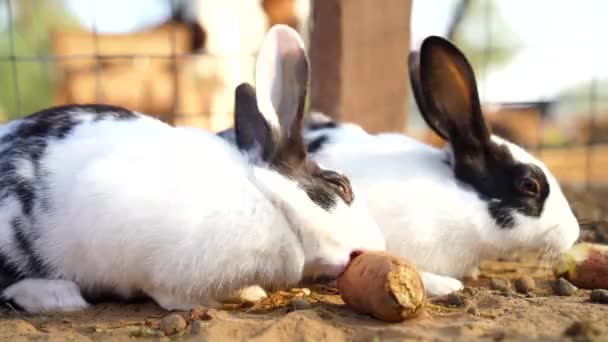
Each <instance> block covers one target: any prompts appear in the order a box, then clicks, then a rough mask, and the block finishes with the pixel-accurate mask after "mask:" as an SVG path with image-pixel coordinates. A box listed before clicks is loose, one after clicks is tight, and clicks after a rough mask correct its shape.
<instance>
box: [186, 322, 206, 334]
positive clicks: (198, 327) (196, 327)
mask: <svg viewBox="0 0 608 342" xmlns="http://www.w3.org/2000/svg"><path fill="white" fill-rule="evenodd" d="M204 329H205V322H203V321H198V320H197V321H192V327H190V333H191V334H195V335H196V334H200V333H202V332H203V330H204Z"/></svg>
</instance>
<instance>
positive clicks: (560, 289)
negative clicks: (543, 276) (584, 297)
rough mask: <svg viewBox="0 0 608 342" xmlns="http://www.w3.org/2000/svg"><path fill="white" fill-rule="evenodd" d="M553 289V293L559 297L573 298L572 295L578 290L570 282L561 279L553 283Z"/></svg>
mask: <svg viewBox="0 0 608 342" xmlns="http://www.w3.org/2000/svg"><path fill="white" fill-rule="evenodd" d="M552 288H553V293H555V294H556V295H558V296H572V294H573V293H574V292H576V290H578V289H577V288H576V286H574V285H572V284H570V282H569V281H567V280H566V279H564V278H559V279H558V280H556V281H555V282H553V285H552Z"/></svg>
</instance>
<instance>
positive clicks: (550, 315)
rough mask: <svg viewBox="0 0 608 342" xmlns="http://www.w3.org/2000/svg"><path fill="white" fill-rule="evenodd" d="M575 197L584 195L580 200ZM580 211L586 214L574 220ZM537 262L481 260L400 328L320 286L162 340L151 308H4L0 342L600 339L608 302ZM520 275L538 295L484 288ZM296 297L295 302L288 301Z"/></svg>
mask: <svg viewBox="0 0 608 342" xmlns="http://www.w3.org/2000/svg"><path fill="white" fill-rule="evenodd" d="M581 196H582V197H584V198H586V197H589V196H588V194H583V195H581ZM585 196H586V197H585ZM574 197H576V196H574ZM574 197H573V198H574ZM576 201H577V202H576ZM581 201H582V202H585V200H580V199H578V198H576V200H575V202H576V203H578V204H576V203H575V204H576V205H575V208H576V207H577V206H578V208H577V211H579V215H582V216H585V215H587V216H589V215H595V216H597V215H596V214H597V213H599V214H598V215H599V216H600V217H599V220H600V221H601V220H604V219H605V217H604V216H603V215H604V213H605V212H604V211H602V210H600V209H601V208H600V209H598V210H595V209H594V208H589V207H585V206H588V201H587V202H586V203H587V204H585V203H583V204H582V205H581V204H580V203H581ZM590 201H593V202H594V203H604V202H601V201H599V202H598V201H597V198H591V199H590ZM596 209H597V208H596ZM585 210H587V212H585V213H584V214H580V212H581V211H585ZM594 210H595V211H594ZM595 216H594V217H592V218H586V219H585V222H586V223H585V224H586V226H585V227H587V228H588V227H591V228H590V229H591V231H590V232H585V234H587V235H584V236H588V237H589V238H590V239H591V238H593V239H596V240H598V239H600V240H601V239H602V238H603V237H606V235H602V234H603V232H605V231H599V230H598V231H595V230H593V229H596V228H597V229H604V230H605V228H602V227H605V226H607V225H605V224H597V222H599V221H597V219H598V217H595ZM594 220H596V221H594ZM601 222H604V221H601ZM587 228H586V229H587ZM598 232H599V233H598ZM604 243H605V242H604ZM538 260H539V258H537V257H536V256H535V255H524V256H519V257H513V258H512V260H510V261H489V262H486V263H484V264H483V265H482V268H481V275H480V277H479V278H478V279H477V280H469V281H468V282H467V285H468V286H467V288H466V289H465V290H463V291H462V292H461V293H460V297H461V298H462V303H461V304H460V305H457V303H455V302H452V303H453V304H450V303H448V301H447V300H436V301H433V302H431V303H429V305H428V306H427V308H426V309H425V311H424V313H423V314H422V315H421V316H420V317H418V318H415V319H413V320H410V321H406V322H404V323H393V324H389V323H384V322H381V321H378V320H375V319H373V318H370V317H368V316H365V315H360V314H357V313H354V312H353V311H351V310H350V309H348V308H347V307H346V306H345V305H344V304H343V302H342V301H341V299H340V297H339V296H338V295H337V293H336V291H335V289H332V288H328V287H321V286H318V287H315V288H313V289H311V290H312V291H311V292H309V291H307V290H298V289H294V290H292V291H286V292H279V293H275V294H273V295H272V296H271V297H270V298H269V299H268V300H267V301H265V302H263V303H260V304H258V305H255V306H247V305H236V304H235V305H232V306H227V307H226V308H225V309H223V310H209V311H208V312H207V313H206V315H203V314H201V312H198V313H193V314H192V315H193V316H191V314H190V313H188V312H183V313H178V314H180V315H182V316H183V317H184V318H185V319H186V320H187V321H188V326H187V327H186V328H185V329H184V330H182V331H180V332H178V333H177V334H175V335H172V336H170V337H166V336H165V334H164V333H163V332H161V331H160V330H159V329H158V325H159V321H160V320H161V319H162V318H163V317H165V316H167V315H168V314H169V313H167V312H164V311H163V310H162V309H160V308H159V307H158V306H156V305H155V304H153V303H143V304H129V305H125V304H101V305H97V306H95V307H93V308H91V309H89V310H87V311H84V312H81V313H77V314H53V315H27V314H24V313H19V312H16V311H14V310H11V309H10V308H3V309H2V312H0V339H2V340H11V341H16V340H26V339H32V338H34V339H42V340H51V341H55V340H56V341H70V340H78V341H79V340H97V339H102V340H115V341H123V340H124V341H126V340H132V339H136V338H148V339H153V340H170V339H176V338H179V339H185V340H209V341H273V342H274V341H276V342H278V341H291V340H297V341H392V340H403V339H420V340H432V341H443V340H446V341H447V340H450V341H452V340H462V341H470V340H494V341H500V340H531V339H542V340H547V341H553V340H555V341H557V340H559V341H561V340H579V341H587V340H598V341H602V340H603V341H608V304H594V303H590V302H589V291H588V290H577V291H575V293H574V294H573V295H571V296H556V295H554V294H553V291H552V290H551V286H550V285H551V282H552V279H553V276H552V272H551V269H550V268H549V267H548V265H539V264H538ZM522 275H529V276H532V277H534V279H535V280H536V285H537V289H536V290H534V291H533V292H532V293H531V294H528V295H523V294H520V293H517V292H516V291H515V290H513V289H512V288H511V289H501V290H493V289H490V288H489V283H490V279H491V278H494V277H504V278H507V279H511V280H513V279H516V278H519V277H521V276H522ZM295 297H299V298H300V299H299V300H296V301H294V300H293V298H295ZM302 303H303V304H302ZM455 304H456V305H455ZM194 316H197V317H194ZM193 318H195V319H196V320H193Z"/></svg>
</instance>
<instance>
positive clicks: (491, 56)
mask: <svg viewBox="0 0 608 342" xmlns="http://www.w3.org/2000/svg"><path fill="white" fill-rule="evenodd" d="M607 14H608V2H607V1H603V0H580V1H576V2H574V1H571V0H536V1H525V0H432V1H430V0H426V1H423V0H411V1H410V0H129V1H125V0H103V1H102V0H0V119H1V120H3V121H6V120H11V119H14V118H17V117H20V116H24V115H27V114H30V113H32V112H34V111H36V110H39V109H42V108H44V107H47V106H50V105H58V104H66V103H90V102H103V103H110V104H116V105H121V106H125V107H128V108H129V109H133V110H138V111H141V112H145V113H148V114H151V115H154V116H157V117H159V118H161V119H162V120H164V121H167V122H169V123H171V124H175V125H191V126H197V127H201V128H205V129H210V130H215V131H217V130H221V129H224V128H226V127H229V126H230V125H231V124H232V109H233V92H234V88H235V86H236V85H238V84H239V83H241V82H245V81H247V82H252V81H253V72H254V68H253V66H254V61H255V55H256V52H257V49H258V47H259V44H260V42H261V40H262V38H263V36H264V33H265V32H266V30H267V29H268V28H269V27H270V25H273V24H277V23H283V24H288V25H290V26H292V27H294V28H296V29H297V30H298V31H299V32H300V33H301V34H302V36H303V38H304V40H305V43H306V45H307V47H308V48H309V55H310V58H311V63H312V81H311V92H310V95H311V96H310V109H311V110H317V111H322V112H325V113H326V114H329V115H331V116H333V117H335V118H337V119H341V120H348V121H354V122H357V123H359V124H361V125H362V126H364V127H365V128H366V129H368V130H369V131H371V132H380V131H400V132H407V133H409V134H412V135H414V136H415V137H417V138H419V139H421V140H424V141H426V142H428V143H431V144H435V145H440V144H442V142H441V141H440V139H439V138H438V137H436V136H434V135H432V134H431V133H430V132H429V131H428V130H427V129H426V126H425V125H424V124H423V121H422V119H421V118H420V116H419V113H418V111H417V109H416V106H415V103H414V101H413V100H412V97H411V92H410V89H409V81H408V75H407V54H408V52H409V51H410V49H417V48H418V46H419V44H420V42H421V41H422V39H424V37H426V36H428V35H440V36H443V37H447V38H449V39H451V40H453V41H454V42H455V43H456V44H457V45H458V46H459V47H460V48H461V49H462V50H463V51H464V53H465V54H466V55H467V57H468V58H469V59H470V61H471V62H472V64H473V67H474V69H475V72H476V75H477V79H478V85H479V90H480V95H481V100H482V102H483V103H484V110H485V113H486V116H487V117H488V120H489V121H490V122H491V124H492V126H493V129H494V130H495V132H497V133H500V134H502V135H503V136H506V137H508V138H509V139H511V140H513V141H515V142H517V143H519V144H521V145H524V146H526V147H527V148H528V149H531V150H532V151H533V152H535V153H536V154H537V155H538V156H539V157H540V158H541V159H543V160H544V161H545V162H546V163H547V164H548V167H549V168H550V169H552V170H553V171H554V173H555V174H556V175H557V176H558V178H559V179H560V180H561V181H562V182H563V183H564V184H566V185H569V186H572V187H578V188H581V187H582V188H589V187H603V186H606V185H608V172H606V171H605V170H606V169H607V168H608V44H605V43H604V41H605V39H606V37H605V35H606V33H608V20H606V15H607Z"/></svg>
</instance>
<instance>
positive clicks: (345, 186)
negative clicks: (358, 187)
mask: <svg viewBox="0 0 608 342" xmlns="http://www.w3.org/2000/svg"><path fill="white" fill-rule="evenodd" d="M321 177H322V178H323V180H325V182H326V183H327V184H328V185H329V186H330V187H331V188H332V189H334V191H335V192H336V193H337V194H338V195H339V196H340V197H341V198H342V200H344V202H345V203H346V204H351V203H352V202H353V200H354V196H353V191H352V189H351V187H350V182H349V181H348V179H347V178H346V177H343V176H342V175H340V174H338V173H337V172H333V171H325V172H323V173H322V174H321Z"/></svg>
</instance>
